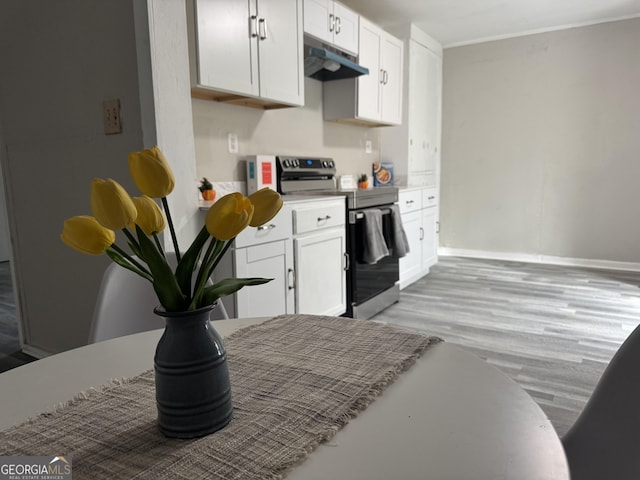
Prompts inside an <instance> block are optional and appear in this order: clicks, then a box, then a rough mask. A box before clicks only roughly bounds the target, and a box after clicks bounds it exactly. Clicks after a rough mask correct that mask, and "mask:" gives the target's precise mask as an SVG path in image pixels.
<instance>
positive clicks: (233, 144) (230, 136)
mask: <svg viewBox="0 0 640 480" xmlns="http://www.w3.org/2000/svg"><path fill="white" fill-rule="evenodd" d="M227 147H228V150H229V153H238V135H236V134H235V133H227Z"/></svg>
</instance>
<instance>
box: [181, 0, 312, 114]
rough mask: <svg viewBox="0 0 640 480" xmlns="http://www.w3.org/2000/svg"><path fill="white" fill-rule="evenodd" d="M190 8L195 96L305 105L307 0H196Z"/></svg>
mask: <svg viewBox="0 0 640 480" xmlns="http://www.w3.org/2000/svg"><path fill="white" fill-rule="evenodd" d="M189 7H190V9H189V13H190V15H189V17H190V28H191V30H192V32H191V33H192V34H191V35H190V57H191V58H190V60H191V78H192V87H193V88H192V95H193V96H194V97H199V98H208V99H213V100H218V101H223V102H228V103H235V104H241V105H248V106H259V107H260V106H261V107H264V108H275V107H280V106H301V105H303V104H304V66H303V38H302V35H303V33H302V22H303V20H302V0H249V1H242V2H239V1H237V0H193V3H191V2H189Z"/></svg>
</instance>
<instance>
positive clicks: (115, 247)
mask: <svg viewBox="0 0 640 480" xmlns="http://www.w3.org/2000/svg"><path fill="white" fill-rule="evenodd" d="M110 248H112V249H113V250H115V251H116V252H118V253H119V254H120V255H122V256H123V257H124V258H126V259H127V260H128V261H129V262H131V264H132V265H134V266H135V267H136V268H137V269H138V270H140V271H141V272H142V273H144V275H143V276H149V278H151V272H149V270H147V268H146V267H145V266H144V265H142V264H140V263H139V262H138V261H137V260H136V259H135V258H133V257H132V256H131V255H129V254H128V253H127V252H125V251H124V250H123V249H121V248H120V247H119V246H118V245H116V244H115V243H112V244H111V247H110Z"/></svg>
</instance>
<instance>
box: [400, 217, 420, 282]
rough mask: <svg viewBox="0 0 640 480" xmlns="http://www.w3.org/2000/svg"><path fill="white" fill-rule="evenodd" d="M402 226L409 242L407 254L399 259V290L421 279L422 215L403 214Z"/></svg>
mask: <svg viewBox="0 0 640 480" xmlns="http://www.w3.org/2000/svg"><path fill="white" fill-rule="evenodd" d="M401 217H402V226H403V227H404V231H405V233H406V234H407V240H408V241H409V253H407V254H406V255H405V256H404V257H402V258H400V261H399V268H400V275H399V277H400V288H401V289H403V288H405V287H406V286H407V285H409V284H411V283H412V282H415V281H416V280H417V279H419V278H420V277H422V241H421V240H420V239H421V237H422V215H421V212H420V211H419V210H418V211H416V212H408V213H403V214H402V215H401Z"/></svg>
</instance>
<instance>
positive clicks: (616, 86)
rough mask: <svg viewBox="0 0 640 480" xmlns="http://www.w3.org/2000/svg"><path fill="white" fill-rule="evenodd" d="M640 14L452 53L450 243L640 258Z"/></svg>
mask: <svg viewBox="0 0 640 480" xmlns="http://www.w3.org/2000/svg"><path fill="white" fill-rule="evenodd" d="M639 46H640V19H634V20H625V21H620V22H613V23H607V24H601V25H595V26H589V27H583V28H576V29H570V30H564V31H558V32H553V33H546V34H538V35H531V36H526V37H519V38H513V39H508V40H502V41H495V42H488V43H484V44H478V45H472V46H465V47H458V48H450V49H446V50H445V52H444V105H443V147H442V159H443V160H442V177H441V218H440V220H441V231H440V245H441V247H445V248H447V249H453V250H464V251H475V252H485V253H489V254H503V253H506V254H524V255H532V256H539V257H540V258H543V257H545V256H550V257H564V258H573V259H591V260H605V261H611V262H640V222H639V221H638V215H637V212H638V205H640V188H639V185H640V183H639V182H640V161H638V159H639V152H640V134H639V133H640V95H639V94H638V88H639V87H638V86H639V85H640V54H639V51H640V50H639V49H638V48H639Z"/></svg>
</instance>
